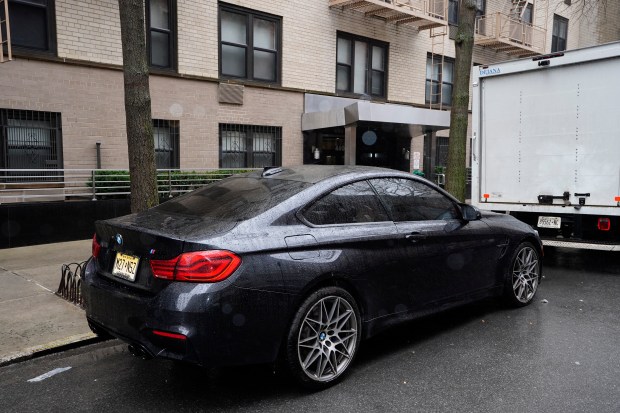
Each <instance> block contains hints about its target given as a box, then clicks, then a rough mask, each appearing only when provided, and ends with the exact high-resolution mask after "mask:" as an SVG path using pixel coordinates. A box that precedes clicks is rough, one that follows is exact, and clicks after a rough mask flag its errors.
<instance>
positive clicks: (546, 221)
mask: <svg viewBox="0 0 620 413" xmlns="http://www.w3.org/2000/svg"><path fill="white" fill-rule="evenodd" d="M561 224H562V218H560V217H538V228H555V229H559V228H560V227H561Z"/></svg>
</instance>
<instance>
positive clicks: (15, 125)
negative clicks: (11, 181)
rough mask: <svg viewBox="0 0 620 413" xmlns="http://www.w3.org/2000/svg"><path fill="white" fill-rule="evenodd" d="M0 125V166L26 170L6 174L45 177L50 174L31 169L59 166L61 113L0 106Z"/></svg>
mask: <svg viewBox="0 0 620 413" xmlns="http://www.w3.org/2000/svg"><path fill="white" fill-rule="evenodd" d="M0 128H1V139H2V141H1V143H0V168H1V169H21V170H25V171H11V172H7V173H6V176H14V177H17V176H19V177H22V178H27V177H29V176H32V177H36V176H43V177H45V176H47V175H53V173H46V172H45V171H33V170H37V169H38V170H40V169H50V170H55V169H61V168H62V129H61V123H60V113H55V112H39V111H33V110H16V109H0ZM43 180H44V179H43Z"/></svg>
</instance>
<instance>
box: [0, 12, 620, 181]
mask: <svg viewBox="0 0 620 413" xmlns="http://www.w3.org/2000/svg"><path fill="white" fill-rule="evenodd" d="M584 1H585V3H587V4H588V7H586V8H585V12H584V11H583V8H582V5H583V2H584ZM458 3H459V2H458V1H457V0H228V1H216V0H146V3H145V6H146V28H145V30H146V37H147V46H148V53H149V56H148V58H149V63H150V68H151V76H150V89H151V98H152V115H153V125H154V141H155V151H156V154H157V166H158V168H163V169H168V168H182V169H193V168H233V167H234V168H237V167H239V168H241V167H243V168H245V167H248V168H253V167H262V166H266V165H293V164H301V163H317V164H345V163H346V164H365V165H378V166H387V167H391V168H396V169H402V170H409V171H411V170H414V169H419V170H423V171H425V172H426V173H427V175H429V174H432V171H433V168H434V167H435V166H436V165H444V164H445V156H446V154H447V151H446V149H447V136H448V127H449V108H450V103H451V93H452V79H453V77H452V75H453V69H454V40H453V39H454V35H455V32H456V30H455V27H456V25H457V24H458V21H457V20H458ZM477 4H478V6H477V9H478V12H477V13H478V16H479V17H478V23H477V34H476V41H475V44H476V46H475V49H474V56H473V61H474V63H476V64H489V63H493V62H497V61H504V60H507V59H514V58H517V57H520V56H534V55H538V54H544V53H548V52H554V51H561V50H564V49H573V48H579V47H586V46H591V45H594V44H600V43H605V42H609V41H614V40H618V39H620V28H619V25H618V21H620V5H619V4H618V3H617V2H615V1H614V2H612V1H608V2H607V4H606V7H603V4H601V3H600V2H595V1H591V0H572V2H571V0H533V1H532V0H530V1H524V0H478V1H477ZM5 6H8V16H9V19H8V22H9V24H10V30H9V31H8V33H7V30H6V29H7V27H6V25H3V26H2V27H3V30H2V35H3V38H2V40H3V41H6V40H7V34H9V33H10V35H11V36H10V46H11V47H10V49H11V50H10V51H11V60H8V58H9V56H8V52H9V50H8V47H7V46H8V45H7V44H6V43H5V44H4V53H3V60H5V62H4V63H2V64H0V126H1V128H0V130H1V135H0V170H5V171H4V172H3V174H4V175H6V174H10V172H8V171H6V170H8V169H50V170H54V169H72V168H80V169H89V168H104V169H121V168H127V165H128V161H127V143H126V132H125V114H124V104H123V74H122V52H121V35H120V23H119V12H118V3H117V0H3V1H1V2H0V10H2V13H3V19H4V13H5V12H4V10H5Z"/></svg>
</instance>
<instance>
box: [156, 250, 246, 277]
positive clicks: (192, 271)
mask: <svg viewBox="0 0 620 413" xmlns="http://www.w3.org/2000/svg"><path fill="white" fill-rule="evenodd" d="M240 264H241V258H240V257H239V256H238V255H236V254H234V253H232V252H230V251H222V250H214V251H194V252H186V253H184V254H181V255H179V256H178V257H175V258H173V259H171V260H151V270H152V271H153V275H154V276H155V277H157V278H163V279H166V280H175V281H190V282H208V283H213V282H218V281H222V280H225V279H226V278H228V277H229V276H230V275H231V274H232V273H233V272H235V270H236V269H237V268H239V265H240Z"/></svg>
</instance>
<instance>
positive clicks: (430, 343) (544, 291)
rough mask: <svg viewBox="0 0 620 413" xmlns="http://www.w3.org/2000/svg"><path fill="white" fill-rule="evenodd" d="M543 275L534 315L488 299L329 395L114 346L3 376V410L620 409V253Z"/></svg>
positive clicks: (428, 323)
mask: <svg viewBox="0 0 620 413" xmlns="http://www.w3.org/2000/svg"><path fill="white" fill-rule="evenodd" d="M544 275H545V279H544V280H543V283H542V284H541V286H540V289H539V291H538V295H537V297H536V299H535V302H534V303H533V304H532V305H530V306H528V307H526V308H522V309H507V308H505V307H504V306H502V305H501V304H499V303H498V302H496V301H493V300H491V301H485V302H481V303H477V304H474V305H470V306H467V307H464V308H460V309H456V310H453V311H449V312H447V313H443V314H440V315H436V316H432V317H429V318H425V319H422V320H418V321H415V322H412V323H409V324H407V325H405V326H401V327H398V328H395V329H392V330H390V331H388V332H386V333H384V334H381V335H380V336H378V337H376V338H373V339H372V340H369V341H367V342H364V343H363V344H362V347H361V352H360V354H359V358H358V359H357V360H356V363H355V364H354V365H353V366H352V369H351V372H350V374H349V376H347V377H346V379H345V380H344V381H343V382H342V383H340V384H339V385H337V386H335V387H333V388H330V389H328V390H325V391H322V392H319V393H307V392H304V391H302V390H300V389H299V388H298V387H296V385H295V384H294V383H292V382H290V380H288V379H287V378H286V377H285V376H281V375H279V374H275V373H274V371H273V369H272V368H271V366H255V367H236V368H226V369H218V370H215V369H208V370H205V369H200V368H194V367H190V366H181V365H178V364H175V363H172V362H170V361H162V360H151V361H143V360H141V359H138V358H135V357H132V356H130V355H129V352H128V351H127V348H126V345H124V344H123V343H121V342H119V341H117V340H112V341H107V342H104V343H99V344H96V345H91V346H86V347H81V348H78V349H74V350H70V351H66V352H64V353H58V354H53V355H49V356H45V357H40V358H37V359H33V360H30V361H26V362H21V363H16V364H13V365H9V366H5V367H3V368H0V411H3V412H12V411H16V412H30V411H37V412H38V411H173V410H174V411H202V410H204V411H253V412H272V411H281V412H291V411H296V412H314V413H315V412H317V411H331V412H362V411H363V412H367V411H368V412H385V411H395V412H415V411H425V412H426V411H446V412H447V411H450V412H454V411H458V412H500V411H501V412H538V411H543V412H618V411H620V346H619V344H620V322H619V321H618V320H620V306H618V303H619V302H620V256H619V255H618V254H617V253H600V252H578V251H573V250H551V249H548V250H547V254H546V257H545V272H544Z"/></svg>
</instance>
